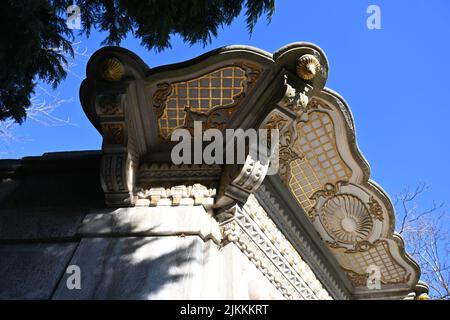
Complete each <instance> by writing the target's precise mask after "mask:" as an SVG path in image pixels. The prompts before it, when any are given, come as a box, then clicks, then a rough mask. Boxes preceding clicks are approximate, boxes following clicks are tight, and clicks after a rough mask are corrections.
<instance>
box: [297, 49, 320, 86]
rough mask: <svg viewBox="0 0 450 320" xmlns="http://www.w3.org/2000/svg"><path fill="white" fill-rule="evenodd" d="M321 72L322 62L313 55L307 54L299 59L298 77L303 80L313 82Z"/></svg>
mask: <svg viewBox="0 0 450 320" xmlns="http://www.w3.org/2000/svg"><path fill="white" fill-rule="evenodd" d="M319 72H320V62H319V60H318V59H317V58H316V57H315V56H313V55H312V54H305V55H303V56H301V57H300V59H298V62H297V75H298V76H299V77H300V78H302V79H303V80H312V79H314V78H315V77H316V75H317V74H318V73H319Z"/></svg>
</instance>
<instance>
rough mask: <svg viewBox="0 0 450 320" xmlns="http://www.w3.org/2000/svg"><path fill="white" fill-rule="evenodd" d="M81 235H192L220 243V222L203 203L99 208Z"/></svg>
mask: <svg viewBox="0 0 450 320" xmlns="http://www.w3.org/2000/svg"><path fill="white" fill-rule="evenodd" d="M80 234H81V235H90V236H92V235H103V236H104V235H106V234H110V235H111V234H116V235H123V234H126V235H146V236H150V235H180V234H184V235H192V234H197V235H199V236H200V237H201V238H203V239H213V240H214V242H216V243H219V242H220V239H221V233H220V229H219V225H218V223H217V221H216V220H215V219H213V218H212V217H211V216H210V215H209V214H208V213H207V212H206V211H205V209H204V208H203V206H179V207H135V208H120V209H116V210H114V211H112V210H108V209H105V210H101V211H100V210H99V211H95V212H93V213H90V214H88V215H87V216H86V218H85V219H84V221H83V226H82V228H81V229H80Z"/></svg>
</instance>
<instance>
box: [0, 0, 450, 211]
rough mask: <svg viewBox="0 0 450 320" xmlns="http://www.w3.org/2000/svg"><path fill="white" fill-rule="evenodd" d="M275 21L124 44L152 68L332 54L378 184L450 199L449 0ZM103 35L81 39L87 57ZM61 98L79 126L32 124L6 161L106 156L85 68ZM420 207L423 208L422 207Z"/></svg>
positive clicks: (337, 82) (322, 0)
mask: <svg viewBox="0 0 450 320" xmlns="http://www.w3.org/2000/svg"><path fill="white" fill-rule="evenodd" d="M370 4H376V5H378V6H379V7H380V8H381V26H382V29H381V30H369V29H367V27H366V19H367V17H368V15H367V13H366V9H367V7H368V6H369V5H370ZM276 6H277V7H276V11H275V15H274V16H273V19H272V22H271V23H270V24H267V21H266V20H265V19H264V18H262V19H261V20H260V21H259V22H258V24H257V26H256V28H255V30H254V33H253V35H252V36H251V37H250V36H249V34H248V33H247V31H246V27H245V22H244V18H243V17H242V16H241V17H239V18H238V19H236V20H235V21H234V22H233V24H232V25H231V26H230V27H224V29H223V30H222V31H221V32H220V34H219V37H218V38H215V39H213V41H212V43H211V44H210V45H208V46H206V47H203V46H202V45H195V46H191V47H190V46H189V45H186V44H184V43H183V42H182V41H181V40H180V39H179V38H178V37H177V36H173V38H172V39H173V41H172V46H173V47H172V49H169V50H166V51H163V52H161V53H156V52H153V51H151V52H149V51H146V50H145V49H144V48H142V47H141V46H140V42H139V40H136V39H132V38H130V39H127V40H126V41H124V42H123V43H122V46H123V47H126V48H128V49H130V50H132V51H134V52H136V53H137V54H138V55H139V56H140V57H141V58H142V59H143V60H144V61H146V62H147V64H148V65H149V66H150V67H155V66H159V65H163V64H167V63H174V62H179V61H184V60H187V59H190V58H193V57H195V56H198V55H199V54H202V53H204V52H206V51H209V50H211V49H214V48H217V47H220V46H224V45H230V44H245V45H252V46H255V47H259V48H261V49H264V50H266V51H269V52H274V51H275V50H277V49H278V48H280V47H282V46H284V45H286V44H288V43H290V42H295V41H309V42H313V43H315V44H317V45H319V46H320V47H322V48H323V50H324V51H325V53H326V54H327V56H328V59H329V63H330V73H329V79H328V82H327V87H329V88H331V89H333V90H335V91H337V92H339V93H340V94H341V95H342V96H343V97H344V98H345V99H346V101H347V102H348V104H349V105H350V107H351V110H352V112H353V115H354V118H355V123H356V129H357V141H358V145H359V147H360V149H361V150H362V152H363V154H364V156H365V157H366V159H367V160H368V161H369V163H370V165H371V168H372V179H374V180H375V181H377V182H378V183H379V184H380V185H381V186H382V187H383V188H384V189H385V190H386V191H387V192H388V193H389V194H390V195H391V196H393V195H394V194H396V193H398V192H399V191H401V190H402V189H403V188H404V187H406V186H416V185H417V184H418V183H419V182H427V183H429V184H430V185H431V187H432V191H431V192H430V193H429V194H428V195H427V196H425V197H424V198H422V199H423V200H422V201H423V203H422V204H423V206H427V204H428V202H430V201H431V200H432V199H435V200H437V201H447V200H448V198H449V194H450V185H449V183H448V180H449V178H450V166H449V163H450V161H449V158H450V148H449V146H450V141H449V137H450V124H449V117H450V106H449V101H450V88H448V84H449V81H448V75H450V61H449V59H448V58H449V57H450V1H448V0H428V1H425V0H415V1H414V0H409V1H406V0H396V1H392V0H390V1H388V0H372V1H365V0H346V1H332V0H315V1H304V0H299V1H286V0H284V1H283V0H278V1H276ZM103 38H104V34H99V33H93V34H92V36H91V37H90V38H89V39H85V38H78V39H77V41H81V47H86V48H87V50H88V54H92V53H94V52H95V51H96V50H97V49H98V48H99V47H100V42H101V40H103ZM76 63H77V66H75V67H74V68H73V69H72V71H73V72H74V73H75V74H77V75H78V76H76V75H69V76H68V77H67V79H66V80H65V81H64V82H63V83H62V84H61V85H60V86H59V87H58V88H57V89H56V91H55V92H54V93H55V94H58V95H59V97H60V98H64V99H72V102H70V103H66V104H64V105H62V106H61V107H60V108H59V109H58V110H57V111H56V112H55V113H54V114H55V115H56V116H58V117H60V118H64V119H65V118H70V121H71V122H72V123H73V124H75V125H66V126H43V125H40V124H37V123H35V122H33V121H31V120H29V121H27V122H26V123H25V124H23V125H22V126H20V127H18V128H16V129H15V135H16V136H17V137H19V138H21V140H20V141H10V142H1V141H0V151H1V152H2V153H1V154H0V157H1V158H20V157H24V156H29V155H41V154H42V153H44V152H51V151H69V150H90V149H99V148H100V146H101V137H100V135H99V134H98V133H97V131H96V130H95V129H94V128H93V126H92V125H91V124H90V123H89V121H88V120H87V118H86V117H85V115H84V113H83V111H82V109H81V106H80V103H79V100H78V89H79V85H80V83H81V80H82V78H83V77H84V75H85V62H83V61H76ZM422 204H421V205H422Z"/></svg>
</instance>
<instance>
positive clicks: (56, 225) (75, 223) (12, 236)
mask: <svg viewBox="0 0 450 320" xmlns="http://www.w3.org/2000/svg"><path fill="white" fill-rule="evenodd" d="M85 215H86V211H85V210H83V209H79V208H70V207H62V208H56V207H55V208H38V209H32V208H27V209H25V208H23V209H4V210H0V239H2V240H5V239H8V240H16V239H28V240H31V239H54V238H72V237H74V236H75V235H76V233H77V232H78V229H79V228H80V226H81V222H82V221H83V218H84V216H85Z"/></svg>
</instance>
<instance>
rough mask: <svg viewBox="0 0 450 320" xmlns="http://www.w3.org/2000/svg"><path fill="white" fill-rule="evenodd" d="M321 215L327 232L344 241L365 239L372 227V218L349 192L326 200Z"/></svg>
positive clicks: (350, 241) (362, 204)
mask: <svg viewBox="0 0 450 320" xmlns="http://www.w3.org/2000/svg"><path fill="white" fill-rule="evenodd" d="M321 216H322V221H323V225H324V227H325V229H326V230H327V231H328V233H329V234H330V235H332V236H333V237H334V238H336V240H338V241H341V242H344V243H355V242H358V241H361V240H366V239H367V238H368V236H369V235H370V233H371V231H372V228H373V221H372V218H371V217H370V213H369V211H368V210H367V208H366V206H365V205H364V203H363V202H362V201H361V200H359V199H358V198H357V197H355V196H352V195H349V194H340V195H337V196H334V197H332V198H330V199H329V200H327V201H326V202H325V204H324V205H323V207H322V210H321Z"/></svg>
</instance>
